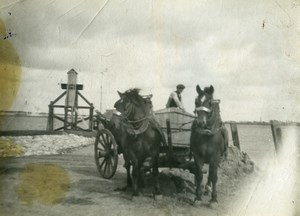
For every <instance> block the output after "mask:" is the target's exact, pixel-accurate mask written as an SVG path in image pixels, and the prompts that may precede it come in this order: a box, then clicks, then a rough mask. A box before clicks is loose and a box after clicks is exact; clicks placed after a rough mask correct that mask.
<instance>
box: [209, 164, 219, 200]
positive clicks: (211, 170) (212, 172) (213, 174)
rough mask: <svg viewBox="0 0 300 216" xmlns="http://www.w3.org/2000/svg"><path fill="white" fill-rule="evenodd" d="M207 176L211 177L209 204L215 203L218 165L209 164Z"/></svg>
mask: <svg viewBox="0 0 300 216" xmlns="http://www.w3.org/2000/svg"><path fill="white" fill-rule="evenodd" d="M209 175H210V176H211V181H212V193H211V200H210V203H211V204H212V203H217V202H218V200H217V188H216V185H217V181H218V163H211V164H210V165H209Z"/></svg>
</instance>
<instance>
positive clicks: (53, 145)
mask: <svg viewBox="0 0 300 216" xmlns="http://www.w3.org/2000/svg"><path fill="white" fill-rule="evenodd" d="M94 141H95V138H87V137H82V136H77V135H74V134H64V135H38V136H17V137H0V144H1V143H10V145H9V146H8V145H6V146H7V147H5V146H4V145H2V147H3V152H4V151H5V152H9V153H10V154H7V153H6V154H3V155H1V154H0V157H5V156H30V155H51V154H62V153H65V152H68V151H69V150H71V149H74V148H78V147H82V146H88V145H91V144H93V143H94ZM8 147H9V149H8ZM16 147H18V148H16ZM20 147H21V148H22V154H20V150H19V149H20ZM14 149H18V154H17V153H16V154H14V152H13V151H14Z"/></svg>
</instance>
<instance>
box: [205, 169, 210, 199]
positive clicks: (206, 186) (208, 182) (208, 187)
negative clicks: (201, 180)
mask: <svg viewBox="0 0 300 216" xmlns="http://www.w3.org/2000/svg"><path fill="white" fill-rule="evenodd" d="M211 191H212V190H211V176H210V172H208V177H207V182H206V185H205V192H204V195H208V194H209V193H210V192H211Z"/></svg>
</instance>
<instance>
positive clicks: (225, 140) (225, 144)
mask: <svg viewBox="0 0 300 216" xmlns="http://www.w3.org/2000/svg"><path fill="white" fill-rule="evenodd" d="M221 132H222V136H223V138H224V152H223V154H224V155H225V158H227V153H228V146H229V138H228V131H227V129H226V127H225V125H224V124H223V125H222V128H221Z"/></svg>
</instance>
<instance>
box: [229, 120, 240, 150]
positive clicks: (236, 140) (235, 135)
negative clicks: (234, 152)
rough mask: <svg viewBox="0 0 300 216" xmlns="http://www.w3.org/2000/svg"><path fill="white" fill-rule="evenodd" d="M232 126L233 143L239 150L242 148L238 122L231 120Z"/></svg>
mask: <svg viewBox="0 0 300 216" xmlns="http://www.w3.org/2000/svg"><path fill="white" fill-rule="evenodd" d="M230 128H231V134H232V141H233V145H234V146H235V147H237V148H238V149H239V150H241V147H240V141H239V133H238V129H237V126H236V123H235V122H231V123H230Z"/></svg>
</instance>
